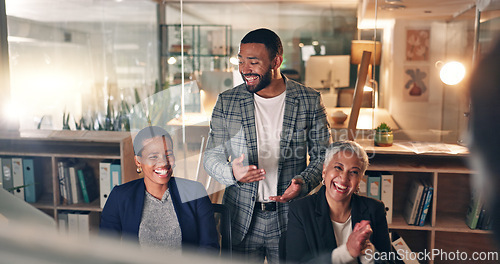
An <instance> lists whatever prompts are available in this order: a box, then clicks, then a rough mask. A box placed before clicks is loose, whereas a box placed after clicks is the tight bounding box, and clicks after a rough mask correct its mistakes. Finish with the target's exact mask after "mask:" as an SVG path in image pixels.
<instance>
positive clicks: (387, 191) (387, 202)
mask: <svg viewBox="0 0 500 264" xmlns="http://www.w3.org/2000/svg"><path fill="white" fill-rule="evenodd" d="M381 182H382V183H381V194H380V200H382V202H383V203H384V206H385V217H386V218H387V224H391V223H392V210H393V209H392V208H393V207H392V206H393V205H392V204H393V203H392V197H393V196H392V194H393V188H394V175H392V174H390V173H389V172H383V173H382V176H381Z"/></svg>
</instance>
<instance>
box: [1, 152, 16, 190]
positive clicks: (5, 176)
mask: <svg viewBox="0 0 500 264" xmlns="http://www.w3.org/2000/svg"><path fill="white" fill-rule="evenodd" d="M2 186H3V188H4V189H5V190H8V191H9V192H11V193H13V192H12V188H13V187H14V183H13V182H12V159H11V158H2Z"/></svg>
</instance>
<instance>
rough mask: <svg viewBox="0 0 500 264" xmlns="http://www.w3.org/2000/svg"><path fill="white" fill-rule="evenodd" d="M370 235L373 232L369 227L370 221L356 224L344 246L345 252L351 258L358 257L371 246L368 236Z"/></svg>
mask: <svg viewBox="0 0 500 264" xmlns="http://www.w3.org/2000/svg"><path fill="white" fill-rule="evenodd" d="M372 233H373V230H372V228H371V226H370V221H367V220H362V221H361V222H359V223H356V225H355V226H354V229H353V230H352V233H351V235H349V238H348V239H347V244H346V246H347V250H348V251H349V254H351V256H352V257H354V258H356V257H358V256H359V255H361V254H362V253H363V251H364V250H365V249H366V248H367V247H369V246H371V242H370V235H371V234H372Z"/></svg>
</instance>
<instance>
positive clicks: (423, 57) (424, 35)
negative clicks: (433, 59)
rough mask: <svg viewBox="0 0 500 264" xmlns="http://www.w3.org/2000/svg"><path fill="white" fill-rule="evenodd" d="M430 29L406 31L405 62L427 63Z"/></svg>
mask: <svg viewBox="0 0 500 264" xmlns="http://www.w3.org/2000/svg"><path fill="white" fill-rule="evenodd" d="M430 35H431V30H430V29H406V60H407V61H428V60H429V47H430Z"/></svg>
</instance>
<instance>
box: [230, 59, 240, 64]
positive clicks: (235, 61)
mask: <svg viewBox="0 0 500 264" xmlns="http://www.w3.org/2000/svg"><path fill="white" fill-rule="evenodd" d="M229 62H230V63H231V64H233V65H238V64H239V63H240V60H238V58H236V57H231V58H229Z"/></svg>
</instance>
